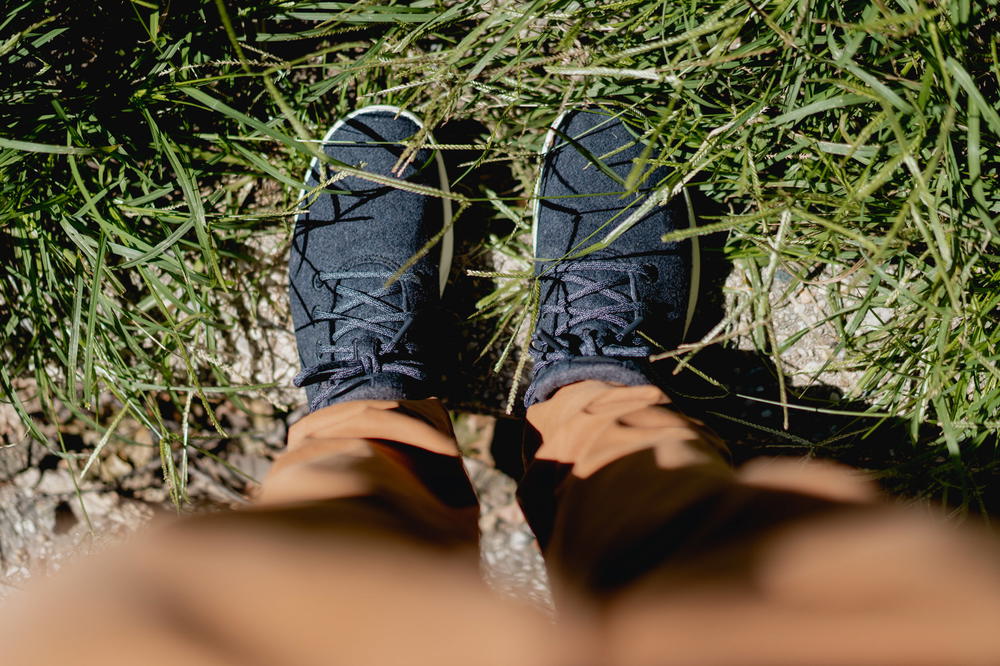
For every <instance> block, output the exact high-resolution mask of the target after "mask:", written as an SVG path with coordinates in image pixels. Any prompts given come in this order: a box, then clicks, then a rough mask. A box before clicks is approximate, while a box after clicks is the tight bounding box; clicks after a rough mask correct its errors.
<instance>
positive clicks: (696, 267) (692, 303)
mask: <svg viewBox="0 0 1000 666" xmlns="http://www.w3.org/2000/svg"><path fill="white" fill-rule="evenodd" d="M569 112H570V109H567V110H565V111H563V112H562V113H560V114H559V115H558V116H557V117H556V119H555V120H554V121H552V124H551V125H549V130H548V132H546V133H545V141H544V143H542V149H541V150H540V151H539V152H538V154H539V156H540V157H541V158H542V159H541V163H542V167H544V166H545V157H546V156H547V155H548V154H549V151H550V150H552V146H553V144H555V142H556V137H557V136H559V135H558V134H556V131H555V128H556V127H559V125H560V124H561V123H562V121H563V118H565V117H566V114H567V113H569ZM533 194H534V197H533V198H534V203H533V206H532V215H531V254H532V261H534V260H535V258H537V257H538V213H539V210H540V209H541V204H542V198H541V195H542V172H541V169H539V171H538V178H536V179H535V190H534V193H533ZM684 206H685V208H686V209H687V211H688V224H689V225H691V226H692V227H694V226H695V217H694V211H693V210H691V198H690V196H689V195H688V194H687V190H685V191H684ZM700 282H701V244H700V243H699V237H698V236H692V237H691V280H690V287H689V291H688V308H687V312H686V313H685V317H684V333H683V335H682V338H685V337H687V332H688V329H689V328H690V327H691V322H692V321H693V319H694V311H695V309H696V307H697V304H698V289H699V283H700Z"/></svg>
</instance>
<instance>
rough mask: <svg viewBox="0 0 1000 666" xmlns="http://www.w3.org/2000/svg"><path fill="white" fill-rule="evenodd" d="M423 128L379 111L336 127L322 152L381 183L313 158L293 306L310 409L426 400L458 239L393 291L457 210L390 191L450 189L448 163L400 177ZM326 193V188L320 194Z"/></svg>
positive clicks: (448, 240)
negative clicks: (408, 146) (401, 162)
mask: <svg viewBox="0 0 1000 666" xmlns="http://www.w3.org/2000/svg"><path fill="white" fill-rule="evenodd" d="M420 128H421V123H420V120H418V119H417V118H416V117H415V116H413V115H412V114H410V113H407V112H405V111H402V110H400V109H398V108H395V107H390V106H370V107H366V108H363V109H360V110H358V111H355V112H353V113H351V114H350V115H348V116H347V117H346V118H344V119H342V120H340V121H339V122H337V123H336V124H335V125H334V126H333V127H332V128H331V129H330V131H329V132H328V133H327V135H326V137H324V139H323V141H322V144H321V147H322V150H323V151H324V152H325V153H326V154H327V155H329V156H330V157H331V158H333V159H334V160H337V161H339V162H341V163H343V164H346V165H347V166H349V167H353V168H356V169H360V170H362V171H364V172H366V173H370V174H372V175H373V178H374V180H373V179H371V178H362V177H358V176H354V175H349V176H346V177H345V176H344V174H343V173H337V172H336V171H335V169H336V167H330V166H329V165H324V164H322V163H321V162H320V160H318V159H314V160H313V163H312V164H311V165H310V168H309V173H308V174H307V176H306V185H307V186H308V187H309V190H307V191H305V192H303V197H307V194H308V193H311V192H314V191H318V192H319V194H318V196H317V195H313V196H309V197H307V198H306V200H305V201H304V203H303V208H304V210H303V212H302V213H301V214H299V215H298V217H297V218H296V220H295V231H294V234H293V239H292V248H291V255H290V260H289V297H290V302H291V310H292V320H293V322H294V325H295V335H296V342H297V346H298V351H299V358H300V360H301V362H302V371H301V372H300V373H299V374H298V376H296V378H295V385H296V386H301V387H304V388H305V390H306V394H307V395H308V398H309V404H310V407H311V409H313V410H316V409H319V408H321V407H324V406H326V405H329V404H331V403H333V402H341V401H345V400H358V399H401V398H422V397H427V396H429V395H431V394H432V393H433V392H434V391H435V390H436V389H437V377H434V376H432V374H431V372H432V370H433V368H432V367H430V368H429V367H428V366H429V364H430V365H432V361H433V352H432V349H431V347H432V345H431V343H430V339H431V338H432V336H433V333H434V331H433V324H434V319H435V317H434V314H435V310H436V308H437V306H438V304H439V300H440V296H441V293H442V291H443V290H444V284H445V280H446V279H447V276H448V270H449V268H450V265H451V255H452V237H451V233H450V231H449V233H448V234H446V235H445V237H444V238H443V240H442V242H441V243H440V244H439V247H438V248H435V249H434V250H432V251H431V252H430V253H428V254H427V255H425V256H423V257H422V258H421V259H420V260H419V261H417V262H416V264H415V265H413V266H412V267H410V268H409V269H407V271H406V272H405V273H403V275H402V277H401V278H399V279H398V280H396V281H395V282H393V283H392V284H390V285H389V286H386V284H387V282H388V281H389V280H390V278H391V277H392V276H393V275H394V274H395V273H396V272H397V270H398V269H399V268H400V267H402V266H403V265H404V264H405V263H406V261H407V260H408V259H410V258H411V257H412V256H413V255H415V254H416V253H417V251H418V250H419V249H420V248H421V247H423V246H424V244H425V243H426V242H427V241H428V240H429V239H431V238H432V237H433V236H434V235H435V234H436V233H439V232H440V231H441V229H442V227H443V226H444V225H447V224H449V222H450V219H451V206H450V201H448V200H447V199H441V198H437V197H432V196H427V195H424V194H420V193H418V192H414V191H407V190H403V189H399V188H397V187H393V186H392V185H390V184H387V180H395V179H399V180H401V181H406V182H407V183H413V184H417V185H423V186H430V187H433V188H437V189H442V190H445V191H447V190H448V181H447V175H446V173H445V168H444V161H443V160H442V158H441V156H440V154H439V153H437V152H435V151H431V150H427V149H424V150H420V151H418V152H417V153H416V156H415V159H414V160H413V161H412V162H411V163H410V164H409V165H407V166H406V167H405V169H403V171H402V172H401V173H398V174H394V173H392V169H393V167H394V166H395V165H396V163H397V160H398V159H399V157H400V155H401V154H402V153H403V151H404V150H405V146H404V145H403V142H405V141H406V140H407V139H409V138H410V137H412V136H413V135H414V134H415V133H416V132H417V131H419V130H420ZM320 185H322V186H323V189H320V190H317V189H316V188H317V187H319V186H320Z"/></svg>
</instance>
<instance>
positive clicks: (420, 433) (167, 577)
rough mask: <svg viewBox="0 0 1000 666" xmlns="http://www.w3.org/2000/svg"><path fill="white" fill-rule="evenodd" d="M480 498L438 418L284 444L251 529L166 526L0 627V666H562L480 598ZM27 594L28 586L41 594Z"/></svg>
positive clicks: (225, 522) (328, 429)
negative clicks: (477, 501)
mask: <svg viewBox="0 0 1000 666" xmlns="http://www.w3.org/2000/svg"><path fill="white" fill-rule="evenodd" d="M476 516H477V508H476V504H475V496H474V495H473V493H472V489H471V488H470V486H469V483H468V481H467V479H466V477H465V473H464V471H463V468H462V463H461V460H460V458H459V455H458V451H457V448H456V445H455V442H454V438H453V436H452V433H451V428H450V425H449V421H448V417H447V414H446V412H445V411H444V409H443V408H442V407H441V405H440V403H438V402H437V401H435V400H419V401H374V400H373V401H356V402H345V403H343V404H335V405H332V406H330V407H326V408H324V409H322V410H320V411H317V412H315V413H313V414H311V415H309V416H307V417H306V418H304V419H303V420H301V421H299V422H298V423H297V424H295V425H294V426H293V427H292V431H291V433H290V436H289V450H288V452H287V453H285V454H283V455H282V456H281V457H280V458H279V460H278V461H277V462H276V464H275V466H274V469H273V471H272V472H271V474H270V475H269V476H268V477H267V479H266V480H265V482H264V484H263V487H262V489H261V497H260V500H259V502H258V503H256V504H255V506H253V507H252V508H250V509H248V510H246V511H239V512H229V513H219V514H214V515H208V516H200V517H196V518H187V519H184V520H180V521H176V522H175V523H173V524H170V525H161V526H159V527H157V528H153V529H151V530H149V531H147V532H146V533H144V534H142V535H139V536H137V537H136V538H135V539H134V540H133V541H132V542H131V543H129V544H126V545H124V546H122V547H119V548H116V549H114V550H112V551H110V552H107V553H103V554H101V555H100V556H99V557H96V558H94V560H93V561H91V562H86V563H83V564H82V565H77V566H75V567H73V569H74V570H72V571H69V572H63V573H62V574H61V575H59V576H56V577H55V578H53V579H52V580H51V581H36V583H35V584H34V585H33V586H32V587H31V588H29V589H28V590H26V591H25V592H24V593H23V594H22V596H21V597H20V598H15V599H12V600H10V602H9V604H8V605H7V606H6V607H5V608H3V609H2V610H0V663H3V664H4V665H5V666H21V665H23V664H38V665H45V666H48V665H50V664H60V663H76V664H102V665H114V664H135V663H144V664H164V665H166V664H181V663H183V664H261V665H271V664H351V665H355V664H378V665H379V666H383V665H387V664H400V665H406V666H410V665H413V664H428V665H430V664H433V665H435V666H438V665H442V664H454V665H456V666H459V665H461V666H465V665H467V664H470V663H486V664H498V665H504V666H506V665H507V664H512V663H517V664H551V663H562V662H561V661H560V657H559V655H557V654H555V653H556V651H557V650H563V649H565V648H566V646H567V645H572V643H563V642H561V641H555V642H553V640H552V637H553V633H554V632H555V630H554V629H553V628H552V627H551V626H549V623H548V621H547V620H546V618H545V617H544V616H543V615H542V614H541V613H538V612H535V611H534V610H533V609H531V608H528V607H526V606H521V605H516V604H512V603H509V602H505V601H501V600H499V599H498V598H497V597H496V596H495V595H494V594H493V593H491V592H490V591H489V590H487V589H486V587H485V586H484V585H483V583H482V581H481V576H480V572H479V555H478V549H477V548H476V535H477V526H476ZM39 583H40V584H39Z"/></svg>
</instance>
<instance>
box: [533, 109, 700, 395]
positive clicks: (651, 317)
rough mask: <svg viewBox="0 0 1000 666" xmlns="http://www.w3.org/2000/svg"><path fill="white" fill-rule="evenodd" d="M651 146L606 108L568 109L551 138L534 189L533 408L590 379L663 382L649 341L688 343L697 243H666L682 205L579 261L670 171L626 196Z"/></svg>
mask: <svg viewBox="0 0 1000 666" xmlns="http://www.w3.org/2000/svg"><path fill="white" fill-rule="evenodd" d="M567 138H568V139H571V141H570V140H568V139H567ZM644 147H645V146H644V144H643V143H642V142H641V141H640V140H639V138H638V137H637V136H636V135H635V134H634V133H633V131H632V129H631V128H630V127H629V126H627V125H626V124H625V123H624V122H622V121H621V120H619V119H617V118H615V117H613V116H611V115H609V114H607V113H604V112H600V111H571V112H569V113H566V114H564V115H563V116H562V117H561V118H559V119H558V120H557V121H556V122H555V124H554V125H553V127H552V129H551V130H550V131H549V133H548V136H547V137H546V141H545V145H544V146H543V148H542V159H543V161H542V169H541V174H540V176H539V179H538V183H537V185H536V192H535V202H536V203H535V215H534V220H535V226H534V239H533V240H534V252H535V268H534V273H535V275H536V276H537V279H538V280H539V282H540V290H541V291H540V304H539V313H538V321H537V324H536V327H535V331H534V335H533V337H532V340H531V347H530V353H531V356H532V358H533V359H534V362H535V365H534V374H533V378H532V381H531V384H530V385H529V386H528V391H527V394H526V396H525V403H526V404H527V405H528V406H531V405H532V404H534V403H536V402H539V401H541V400H545V399H546V398H548V397H549V396H551V395H552V393H554V392H555V391H556V389H558V388H560V387H562V386H565V385H566V384H570V383H573V382H577V381H583V380H585V379H600V380H603V381H607V382H612V383H617V384H624V385H639V384H650V383H654V384H655V383H657V381H656V380H657V378H656V376H655V375H654V373H653V371H652V367H651V364H650V362H649V356H650V355H651V354H652V353H654V351H656V348H655V347H654V344H653V343H652V342H651V340H652V341H655V342H656V343H658V345H662V346H664V347H669V346H671V345H675V344H676V343H678V342H680V339H681V337H682V335H683V328H684V325H685V321H684V320H685V317H686V314H687V303H688V291H689V287H690V283H691V256H690V249H689V246H690V243H687V242H685V243H663V241H661V240H660V239H661V237H662V236H663V234H665V233H667V232H670V231H673V230H674V229H676V228H677V225H678V220H679V219H681V215H680V214H679V211H678V209H677V207H676V206H672V205H668V206H661V207H657V208H655V209H654V210H653V211H651V212H650V213H649V214H648V215H646V216H645V217H643V218H642V219H641V220H640V221H639V222H638V223H636V224H635V225H634V226H632V227H631V228H630V229H629V230H628V231H626V232H624V233H623V234H622V235H621V236H619V237H618V238H616V239H615V240H614V241H613V242H612V243H611V244H610V246H609V247H607V248H604V249H602V250H599V251H596V252H593V253H591V254H587V255H585V256H582V257H575V256H574V255H575V254H576V253H578V252H579V251H580V250H582V249H584V248H586V247H587V246H589V245H591V244H593V243H595V242H597V241H599V240H601V239H602V238H604V237H605V236H606V235H607V234H608V233H609V232H610V231H611V230H612V229H614V228H615V227H616V226H617V225H618V224H619V223H621V222H624V221H625V220H626V219H627V218H628V216H629V215H630V214H631V213H632V211H634V210H636V209H637V208H638V207H639V206H640V205H641V204H642V203H643V202H644V201H645V200H646V199H647V197H648V196H650V190H651V189H652V186H654V185H655V184H656V183H659V182H661V181H662V180H663V179H664V178H665V177H666V176H667V175H669V171H668V170H667V169H666V168H665V167H659V168H657V169H656V170H654V171H653V173H652V174H651V175H650V177H649V178H648V179H647V180H646V181H645V182H646V183H647V184H648V187H646V188H645V189H642V190H640V191H639V192H637V193H635V194H629V195H627V196H624V197H623V192H624V181H625V179H626V177H627V176H628V173H629V171H630V170H631V168H632V165H633V162H634V160H636V159H638V158H639V156H640V155H641V153H642V151H643V148H644ZM594 160H598V161H600V162H602V163H603V165H604V168H603V169H602V168H600V167H598V166H597V165H596V164H594ZM610 174H614V178H613V177H611V175H610Z"/></svg>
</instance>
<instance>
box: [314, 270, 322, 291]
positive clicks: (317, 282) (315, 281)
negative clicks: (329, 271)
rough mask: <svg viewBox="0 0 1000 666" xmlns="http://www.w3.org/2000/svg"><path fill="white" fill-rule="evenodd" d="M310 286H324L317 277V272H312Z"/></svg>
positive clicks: (315, 287)
mask: <svg viewBox="0 0 1000 666" xmlns="http://www.w3.org/2000/svg"><path fill="white" fill-rule="evenodd" d="M312 286H313V289H322V288H323V287H324V284H323V281H322V280H320V279H319V272H316V273H313V275H312Z"/></svg>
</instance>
